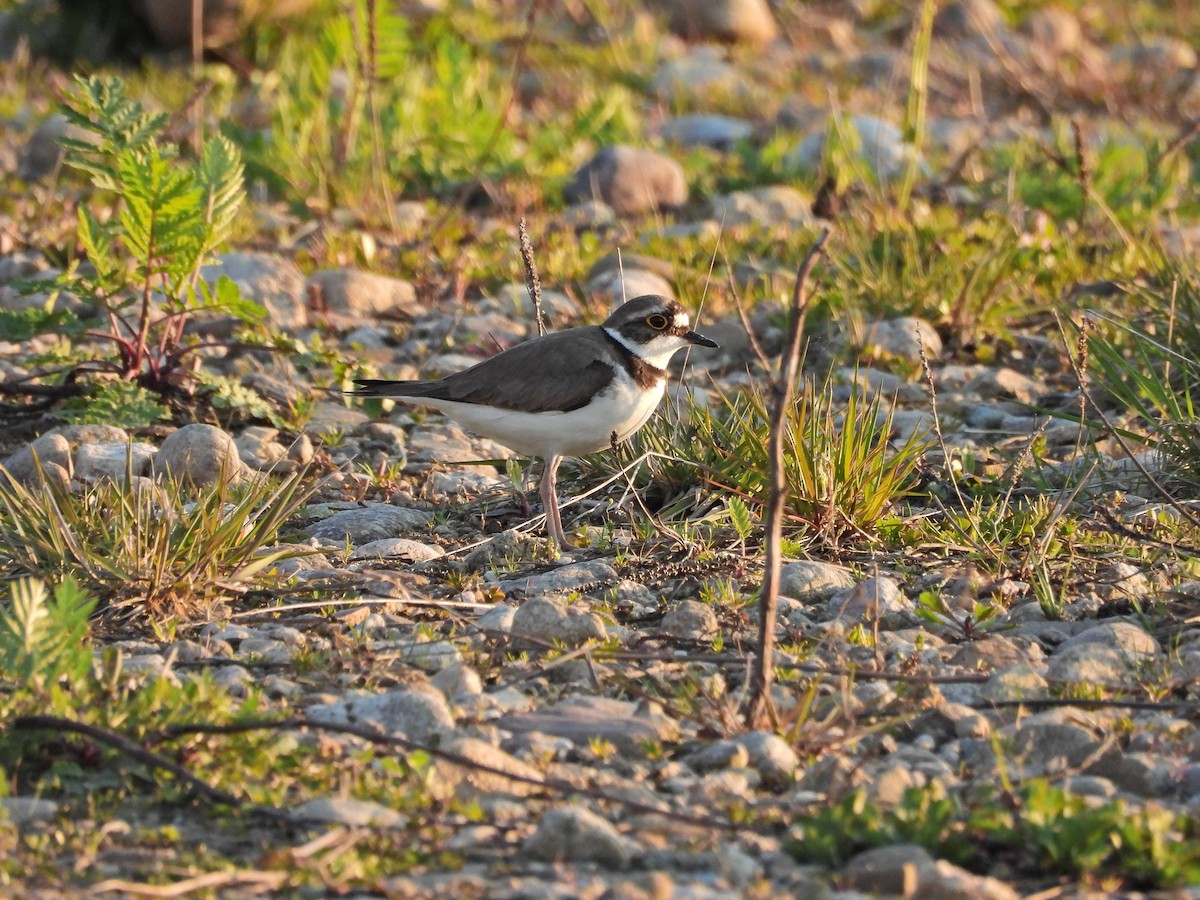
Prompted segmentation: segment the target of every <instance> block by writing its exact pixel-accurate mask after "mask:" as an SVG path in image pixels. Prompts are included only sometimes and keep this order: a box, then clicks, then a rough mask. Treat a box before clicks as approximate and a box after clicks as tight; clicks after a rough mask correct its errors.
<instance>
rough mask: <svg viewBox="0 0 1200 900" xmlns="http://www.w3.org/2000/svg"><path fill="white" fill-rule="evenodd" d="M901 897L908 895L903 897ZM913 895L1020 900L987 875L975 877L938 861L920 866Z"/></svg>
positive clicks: (944, 899) (959, 899)
mask: <svg viewBox="0 0 1200 900" xmlns="http://www.w3.org/2000/svg"><path fill="white" fill-rule="evenodd" d="M905 896H908V895H907V894H905ZM913 896H917V897H924V898H928V900H1020V898H1021V895H1020V894H1019V893H1018V892H1017V891H1016V890H1015V889H1014V888H1012V887H1011V886H1009V885H1007V884H1005V883H1004V882H1003V881H1001V880H1000V879H998V878H993V877H991V876H990V875H976V874H974V873H972V872H968V871H967V870H966V869H962V868H959V867H958V866H956V865H954V864H953V863H949V862H946V860H944V859H939V860H938V861H937V862H934V863H930V864H928V865H924V866H921V868H920V871H919V873H918V878H917V891H916V894H914V895H913Z"/></svg>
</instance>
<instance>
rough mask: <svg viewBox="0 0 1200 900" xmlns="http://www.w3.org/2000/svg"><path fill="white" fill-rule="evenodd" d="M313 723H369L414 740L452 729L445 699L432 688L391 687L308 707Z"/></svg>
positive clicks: (427, 739) (427, 738)
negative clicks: (377, 691) (373, 692)
mask: <svg viewBox="0 0 1200 900" xmlns="http://www.w3.org/2000/svg"><path fill="white" fill-rule="evenodd" d="M308 715H309V717H310V718H312V719H313V721H316V722H329V723H332V724H343V723H349V724H351V725H368V726H372V727H375V728H379V729H380V730H382V731H385V732H389V733H392V734H399V735H401V736H403V737H407V738H409V739H411V740H414V741H420V742H426V741H429V740H430V739H432V738H434V737H436V736H437V735H439V734H441V733H443V732H448V731H450V730H451V729H453V728H454V716H453V715H452V714H451V712H450V707H448V706H447V705H446V699H445V698H444V697H443V696H442V695H441V694H440V693H438V691H437V690H435V689H434V688H421V687H418V688H412V689H406V688H392V689H390V690H386V691H383V692H381V693H375V694H362V695H358V696H351V697H350V698H348V699H344V700H339V701H337V702H335V703H326V704H322V705H320V706H313V707H309V709H308Z"/></svg>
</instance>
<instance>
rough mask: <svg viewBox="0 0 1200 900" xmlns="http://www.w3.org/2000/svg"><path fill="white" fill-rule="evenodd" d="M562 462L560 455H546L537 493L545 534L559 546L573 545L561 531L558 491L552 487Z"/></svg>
mask: <svg viewBox="0 0 1200 900" xmlns="http://www.w3.org/2000/svg"><path fill="white" fill-rule="evenodd" d="M560 462H562V457H561V456H547V457H546V465H545V468H544V469H542V481H541V484H540V485H539V488H538V493H540V494H541V497H542V508H543V509H544V510H545V511H546V534H547V535H549V537H550V540H552V541H554V543H556V544H558V546H559V547H560V548H561V547H572V546H574V545H573V544H572V543H571V542H570V541H568V540H567V536H566V535H565V534H564V533H563V527H562V517H561V516H560V515H559V512H558V493H557V491H556V490H555V487H554V480H555V476H556V475H557V473H558V464H559V463H560Z"/></svg>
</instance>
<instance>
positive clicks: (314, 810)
mask: <svg viewBox="0 0 1200 900" xmlns="http://www.w3.org/2000/svg"><path fill="white" fill-rule="evenodd" d="M291 817H292V819H294V820H295V821H297V822H330V823H333V824H336V825H351V826H355V827H371V828H403V827H404V826H405V825H406V824H407V822H408V820H407V819H406V818H405V817H404V816H402V815H400V813H398V812H396V811H395V810H394V809H388V808H387V807H386V806H383V805H382V804H380V803H373V802H371V801H370V800H354V799H352V798H350V797H317V798H315V799H313V800H308V801H306V802H304V803H301V804H300V805H299V806H297V807H296V808H295V809H293V810H292V812H291Z"/></svg>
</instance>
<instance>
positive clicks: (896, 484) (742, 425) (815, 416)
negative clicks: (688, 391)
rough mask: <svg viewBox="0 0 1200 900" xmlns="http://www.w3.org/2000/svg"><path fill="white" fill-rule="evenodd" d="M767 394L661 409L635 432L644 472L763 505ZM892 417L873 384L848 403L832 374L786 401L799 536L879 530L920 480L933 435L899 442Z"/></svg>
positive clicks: (791, 500) (831, 540) (835, 537)
mask: <svg viewBox="0 0 1200 900" xmlns="http://www.w3.org/2000/svg"><path fill="white" fill-rule="evenodd" d="M769 427H770V420H769V416H768V411H767V406H766V399H765V398H764V396H763V394H762V392H761V391H758V390H749V391H744V392H742V393H739V394H736V395H733V396H723V397H721V398H720V400H719V401H718V402H717V404H716V405H714V406H713V407H709V408H706V407H700V406H698V405H692V406H691V407H690V408H688V409H687V410H686V411H685V412H684V415H683V416H682V417H680V416H678V415H667V416H661V417H659V418H658V419H657V420H655V421H652V422H651V423H650V424H649V425H647V426H646V427H645V428H643V429H642V430H641V431H640V432H638V434H637V435H635V436H634V438H633V447H634V452H635V454H638V455H641V454H646V455H647V466H646V469H645V471H644V472H643V473H641V475H640V476H639V477H640V478H642V479H645V480H646V481H647V482H649V481H653V482H655V483H659V484H664V485H667V486H668V490H670V491H671V492H672V494H673V496H674V497H680V496H682V495H684V494H686V492H687V491H688V490H689V489H690V488H691V487H693V486H695V485H696V484H698V483H704V484H707V485H708V486H710V487H713V488H717V489H718V490H721V491H725V492H728V493H730V494H732V495H733V496H734V497H737V498H739V499H740V500H741V501H743V502H744V503H745V504H746V505H747V506H748V507H751V508H753V509H754V510H756V511H757V510H761V508H762V505H763V504H764V503H765V502H766V492H767V485H768V478H769V473H768V460H767V434H768V430H769ZM892 432H893V418H892V413H891V412H890V411H885V410H884V405H883V399H882V397H881V396H880V395H878V394H875V395H874V396H872V397H870V398H864V397H863V396H862V395H861V394H860V393H858V392H857V391H855V392H851V394H850V395H849V398H848V399H847V400H846V401H845V402H844V403H839V402H838V401H837V399H836V398H835V396H834V389H833V385H832V384H827V385H826V386H825V387H823V388H821V387H817V386H816V385H815V384H814V383H813V382H812V381H811V380H806V381H805V383H804V386H803V388H802V389H801V390H800V391H799V392H798V393H797V395H796V397H795V398H794V400H793V402H792V404H791V407H790V408H789V410H788V414H787V418H786V422H785V441H786V446H787V452H786V454H785V466H786V475H787V485H788V488H787V500H786V507H785V509H786V515H787V518H788V521H789V522H790V524H792V525H793V526H797V527H798V528H799V529H800V538H801V540H806V541H811V542H816V543H820V544H823V545H826V546H832V545H836V544H838V543H839V542H843V541H845V540H847V539H850V538H851V537H852V536H853V538H854V539H859V538H863V537H867V538H869V537H872V536H874V535H876V534H877V533H878V529H879V526H880V523H881V522H882V521H883V520H884V518H885V517H886V516H887V515H888V514H889V512H891V511H892V509H893V507H894V506H895V504H896V503H898V502H899V501H900V500H902V499H903V498H904V497H905V496H906V494H907V493H908V492H909V491H910V490H912V488H913V487H914V486H915V485H916V482H917V477H918V473H919V467H920V464H921V461H922V458H923V454H924V452H925V450H926V449H927V448H928V446H929V442H928V441H927V439H926V438H925V436H924V435H922V434H920V433H916V432H914V433H912V434H910V435H909V436H908V437H907V438H906V439H905V440H904V441H902V442H900V443H898V444H894V443H893V442H892Z"/></svg>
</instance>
